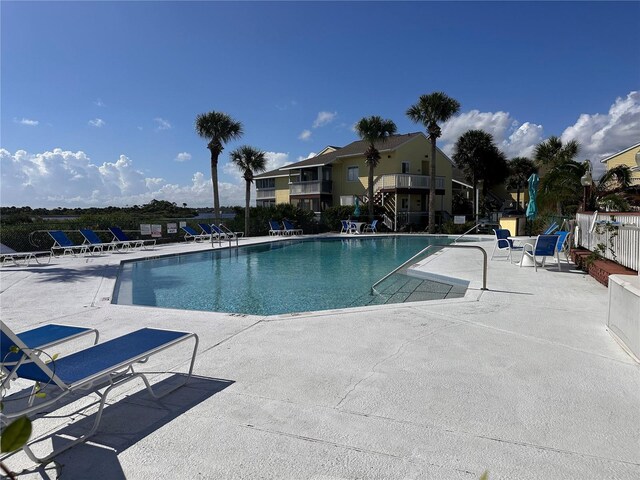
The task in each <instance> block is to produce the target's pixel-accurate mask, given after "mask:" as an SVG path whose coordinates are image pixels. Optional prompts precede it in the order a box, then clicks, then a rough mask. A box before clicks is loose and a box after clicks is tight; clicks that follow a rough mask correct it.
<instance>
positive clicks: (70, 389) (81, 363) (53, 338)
mask: <svg viewBox="0 0 640 480" xmlns="http://www.w3.org/2000/svg"><path fill="white" fill-rule="evenodd" d="M85 336H90V337H93V345H91V346H89V347H88V348H85V349H83V350H79V351H76V352H74V353H72V354H70V355H66V356H62V357H60V358H56V357H55V356H53V355H52V354H51V353H48V352H49V351H50V350H49V349H50V348H52V347H54V346H56V345H58V346H59V345H61V344H63V343H65V342H69V341H71V340H76V339H79V338H81V337H85ZM98 339H99V332H98V331H97V330H96V329H93V328H86V327H75V326H68V325H57V324H48V325H43V326H40V327H37V328H34V329H32V330H28V331H26V332H22V333H19V334H15V333H14V332H13V331H12V330H11V328H10V327H9V326H8V325H7V324H6V323H5V322H2V323H1V338H0V340H1V341H0V350H1V352H0V355H1V357H0V358H1V359H2V360H1V366H2V373H3V375H2V382H1V384H0V394H2V397H3V402H4V404H5V407H9V408H5V409H4V410H3V411H2V412H1V413H0V420H1V424H2V428H3V430H4V428H5V427H6V426H7V425H9V424H10V423H11V422H12V421H13V420H14V419H17V418H19V417H21V416H23V415H32V414H37V413H39V412H42V411H45V412H46V411H50V410H51V408H52V406H54V405H56V404H57V403H59V402H61V401H63V400H65V401H66V400H67V399H68V397H69V396H73V395H78V396H86V395H90V394H92V393H96V394H97V395H98V397H99V408H98V411H97V413H96V414H95V416H96V418H95V421H94V424H93V426H92V428H91V429H90V430H89V431H88V432H87V433H85V434H84V435H82V436H80V437H79V438H77V439H75V440H73V441H70V442H68V443H66V444H63V445H62V446H61V447H59V448H57V449H56V450H54V451H53V452H51V453H50V454H49V455H47V456H46V457H44V458H41V457H37V456H36V455H35V454H34V452H33V451H32V450H31V448H30V447H29V446H28V445H25V446H24V447H23V449H24V451H25V453H26V454H27V455H28V456H29V458H31V459H32V460H33V461H35V462H40V463H47V462H49V460H51V458H53V457H54V456H55V455H58V454H59V453H61V452H63V451H65V450H67V449H69V448H71V447H72V446H74V445H76V444H78V443H81V442H84V441H86V440H87V439H88V438H89V437H90V436H91V435H93V434H94V433H95V432H96V430H97V429H98V426H99V424H100V419H101V417H102V412H103V409H104V406H105V403H106V400H107V397H108V395H109V393H110V392H111V390H112V389H113V388H115V387H118V386H120V385H122V384H124V383H126V382H129V381H130V380H134V379H137V378H140V379H142V380H143V381H144V383H145V386H146V388H147V390H148V391H149V393H150V394H151V396H152V397H153V398H155V399H159V398H161V397H163V396H165V395H166V394H168V393H170V392H172V391H174V390H175V389H177V388H179V387H181V386H183V385H184V384H185V383H187V381H188V380H189V379H190V378H191V374H192V372H193V365H194V362H195V357H196V351H197V348H198V336H197V335H196V334H195V333H190V332H180V331H173V330H162V329H156V328H143V329H140V330H136V331H134V332H131V333H128V334H125V335H123V336H120V337H117V338H114V339H112V340H109V341H107V342H103V343H98ZM188 340H193V342H194V346H193V352H192V353H191V361H190V364H189V368H188V372H187V373H186V374H185V375H184V378H183V379H182V380H181V382H179V383H178V384H177V385H175V386H173V387H172V388H170V389H169V390H167V391H164V392H162V393H161V394H158V393H156V392H155V391H154V389H153V388H152V386H151V383H150V382H149V379H148V378H147V375H146V374H145V372H142V371H139V368H138V367H139V366H140V365H143V364H145V363H147V361H149V359H150V358H151V357H153V356H159V354H160V353H161V352H163V351H165V350H166V349H168V348H170V347H173V346H176V345H181V344H182V343H183V342H185V341H188ZM180 348H181V349H182V348H183V347H180ZM15 379H21V380H23V381H26V382H30V383H31V385H32V387H33V388H32V390H31V394H30V395H28V398H27V399H26V400H27V401H26V402H25V401H24V400H25V398H24V397H20V393H17V394H16V395H17V396H18V397H20V398H19V399H17V400H16V401H15V403H14V402H12V401H11V400H12V399H11V397H9V396H8V395H7V390H8V389H9V388H10V387H11V382H12V381H13V380H15ZM45 387H46V388H45ZM41 388H45V390H44V391H45V392H46V395H44V396H42V395H39V394H38V391H39V390H40V389H41ZM54 445H55V442H54Z"/></svg>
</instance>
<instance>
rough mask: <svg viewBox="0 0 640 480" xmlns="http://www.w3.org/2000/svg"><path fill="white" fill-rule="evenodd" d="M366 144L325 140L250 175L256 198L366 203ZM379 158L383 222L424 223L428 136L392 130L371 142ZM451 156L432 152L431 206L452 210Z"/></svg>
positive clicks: (307, 204)
mask: <svg viewBox="0 0 640 480" xmlns="http://www.w3.org/2000/svg"><path fill="white" fill-rule="evenodd" d="M367 147H368V145H367V143H366V142H364V141H362V140H357V141H355V142H352V143H350V144H348V145H346V146H344V147H334V146H329V147H326V148H325V149H324V150H322V151H321V152H320V153H319V154H318V155H316V156H314V157H312V158H308V159H306V160H302V161H300V162H297V163H293V164H290V165H286V166H284V167H282V168H279V169H277V170H273V171H270V172H265V173H262V174H260V175H256V176H255V181H256V191H257V194H256V204H257V205H258V206H269V205H274V204H277V203H291V204H294V205H297V206H298V207H300V208H302V209H306V210H312V211H314V212H316V213H319V212H322V211H323V210H325V209H327V208H329V207H332V206H337V205H353V204H354V202H355V200H356V198H357V199H358V200H359V201H360V203H361V207H362V209H363V210H364V211H366V208H367V202H368V201H369V198H368V174H369V167H368V166H367V165H366V163H365V155H364V152H365V150H366V149H367ZM376 148H377V149H378V150H379V152H380V156H381V158H380V162H379V164H378V166H377V167H376V169H375V172H374V185H373V190H374V197H373V202H374V203H375V204H376V205H380V206H382V207H384V210H385V224H386V225H387V226H388V227H390V228H391V229H394V230H397V229H398V228H401V227H402V226H403V225H405V224H407V223H412V224H416V225H425V224H426V221H427V213H428V203H429V202H428V195H429V187H430V179H429V175H428V173H429V171H430V170H429V169H430V162H431V158H430V156H431V142H430V141H429V139H428V138H427V137H426V136H425V135H424V134H423V133H420V132H418V133H408V134H404V135H392V136H391V137H389V138H388V139H387V141H386V142H384V143H379V144H376ZM452 168H453V163H452V162H451V160H450V159H449V158H448V157H447V156H446V155H445V154H444V153H443V152H442V151H441V150H440V149H437V154H436V173H437V177H436V192H435V193H436V208H437V211H438V212H447V213H449V214H450V213H451V200H452V178H451V176H452Z"/></svg>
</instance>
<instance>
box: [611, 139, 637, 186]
mask: <svg viewBox="0 0 640 480" xmlns="http://www.w3.org/2000/svg"><path fill="white" fill-rule="evenodd" d="M602 163H604V164H605V165H606V166H607V170H611V169H612V168H614V167H617V166H618V165H626V166H627V167H629V168H630V169H631V185H630V186H631V187H640V143H636V144H635V145H632V146H631V147H629V148H625V149H624V150H621V151H619V152H617V153H614V154H613V155H610V156H608V157H607V158H604V159H602Z"/></svg>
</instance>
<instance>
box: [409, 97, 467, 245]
mask: <svg viewBox="0 0 640 480" xmlns="http://www.w3.org/2000/svg"><path fill="white" fill-rule="evenodd" d="M459 110H460V103H459V102H458V101H457V100H454V99H453V98H451V97H449V96H447V95H446V94H445V93H443V92H434V93H430V94H428V95H420V98H419V99H418V103H416V104H415V105H412V106H411V107H409V109H408V110H407V116H408V117H409V118H410V119H411V120H412V121H414V122H415V123H421V124H422V125H424V127H425V129H426V130H427V134H428V137H429V140H430V141H431V162H430V164H431V165H430V169H429V175H430V177H431V178H430V181H429V233H435V232H436V140H437V139H438V138H440V136H441V135H442V130H441V129H440V126H439V125H438V123H442V122H446V121H447V120H449V119H450V118H451V117H452V116H454V115H455V114H456V113H458V111H459Z"/></svg>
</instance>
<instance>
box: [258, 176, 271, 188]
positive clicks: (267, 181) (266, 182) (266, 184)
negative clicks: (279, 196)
mask: <svg viewBox="0 0 640 480" xmlns="http://www.w3.org/2000/svg"><path fill="white" fill-rule="evenodd" d="M256 188H276V179H275V178H260V179H258V180H256Z"/></svg>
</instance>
